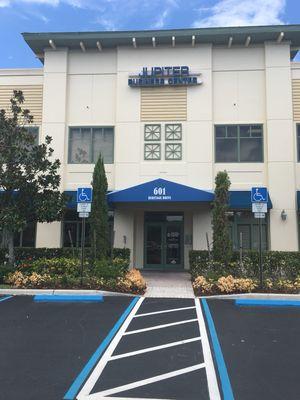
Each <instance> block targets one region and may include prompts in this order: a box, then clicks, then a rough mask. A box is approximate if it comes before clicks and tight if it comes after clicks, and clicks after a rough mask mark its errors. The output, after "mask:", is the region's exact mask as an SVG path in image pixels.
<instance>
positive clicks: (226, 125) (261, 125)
mask: <svg viewBox="0 0 300 400" xmlns="http://www.w3.org/2000/svg"><path fill="white" fill-rule="evenodd" d="M231 126H235V127H236V128H237V137H236V141H237V160H236V161H218V160H217V128H218V127H225V128H226V134H227V127H231ZM242 126H249V127H250V135H251V127H253V126H260V127H261V130H262V136H261V160H260V161H241V134H240V128H241V127H242ZM220 139H228V140H232V139H231V138H227V137H225V138H220ZM242 139H243V138H242ZM250 139H251V136H250ZM253 139H255V137H253ZM214 147H215V149H214V153H215V154H214V156H215V163H216V164H262V163H264V158H265V157H264V124H262V123H250V124H215V125H214Z"/></svg>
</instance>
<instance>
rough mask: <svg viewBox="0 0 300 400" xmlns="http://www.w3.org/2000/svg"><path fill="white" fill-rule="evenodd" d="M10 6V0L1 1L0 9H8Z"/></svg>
mask: <svg viewBox="0 0 300 400" xmlns="http://www.w3.org/2000/svg"><path fill="white" fill-rule="evenodd" d="M9 5H10V1H9V0H0V8H1V7H3V8H4V7H8V6H9Z"/></svg>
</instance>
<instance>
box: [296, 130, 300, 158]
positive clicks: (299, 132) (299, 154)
mask: <svg viewBox="0 0 300 400" xmlns="http://www.w3.org/2000/svg"><path fill="white" fill-rule="evenodd" d="M296 138H297V162H300V123H296Z"/></svg>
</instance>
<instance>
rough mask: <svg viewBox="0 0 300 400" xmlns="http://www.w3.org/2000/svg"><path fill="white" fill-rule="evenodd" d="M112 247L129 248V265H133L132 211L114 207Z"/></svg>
mask: <svg viewBox="0 0 300 400" xmlns="http://www.w3.org/2000/svg"><path fill="white" fill-rule="evenodd" d="M114 232H115V237H114V247H120V248H122V247H127V248H128V249H130V266H131V267H132V266H133V242H134V212H133V211H130V210H127V209H124V210H121V209H116V210H115V215H114Z"/></svg>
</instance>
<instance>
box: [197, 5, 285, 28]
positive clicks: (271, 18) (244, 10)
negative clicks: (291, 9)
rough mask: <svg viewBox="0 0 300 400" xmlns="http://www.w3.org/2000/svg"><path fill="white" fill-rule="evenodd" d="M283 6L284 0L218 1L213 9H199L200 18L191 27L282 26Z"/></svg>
mask: <svg viewBox="0 0 300 400" xmlns="http://www.w3.org/2000/svg"><path fill="white" fill-rule="evenodd" d="M285 4H286V1H285V0H219V1H218V2H217V3H216V4H215V5H214V6H213V7H210V8H208V7H205V8H199V9H198V12H199V13H200V17H199V18H198V19H197V20H196V21H195V22H194V23H193V26H194V27H198V28H202V27H209V26H242V25H276V24H283V23H284V22H283V20H282V14H283V12H284V10H285ZM204 14H209V15H204ZM201 15H202V16H201Z"/></svg>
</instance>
